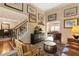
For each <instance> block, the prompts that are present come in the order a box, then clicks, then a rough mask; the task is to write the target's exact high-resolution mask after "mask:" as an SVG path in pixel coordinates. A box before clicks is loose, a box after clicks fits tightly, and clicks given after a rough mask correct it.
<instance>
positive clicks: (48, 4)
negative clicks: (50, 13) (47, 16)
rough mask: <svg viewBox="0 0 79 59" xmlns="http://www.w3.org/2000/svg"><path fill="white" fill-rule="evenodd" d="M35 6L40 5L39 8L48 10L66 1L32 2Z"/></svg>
mask: <svg viewBox="0 0 79 59" xmlns="http://www.w3.org/2000/svg"><path fill="white" fill-rule="evenodd" d="M32 4H33V5H34V6H35V7H38V8H39V9H41V10H43V11H47V10H49V9H52V8H55V7H57V6H60V5H62V4H64V3H32Z"/></svg>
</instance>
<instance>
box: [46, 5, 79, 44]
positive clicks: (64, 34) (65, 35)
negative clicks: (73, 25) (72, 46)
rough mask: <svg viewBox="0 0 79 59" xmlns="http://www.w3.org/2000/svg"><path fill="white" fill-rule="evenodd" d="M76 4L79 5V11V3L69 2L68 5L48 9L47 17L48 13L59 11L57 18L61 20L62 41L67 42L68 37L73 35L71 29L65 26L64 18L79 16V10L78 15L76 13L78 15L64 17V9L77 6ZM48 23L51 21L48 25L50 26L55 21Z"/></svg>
mask: <svg viewBox="0 0 79 59" xmlns="http://www.w3.org/2000/svg"><path fill="white" fill-rule="evenodd" d="M63 5H64V4H63ZM75 6H78V11H79V4H68V5H64V6H58V7H56V8H54V9H51V10H48V11H47V12H46V17H47V15H50V14H53V13H57V20H58V21H60V22H61V29H60V32H61V33H62V43H66V42H67V38H71V37H72V33H71V29H67V28H64V19H69V18H79V12H78V15H76V16H72V17H64V9H67V8H72V7H75ZM46 19H47V18H46ZM47 23H49V25H48V26H50V25H51V24H52V23H53V21H51V22H47Z"/></svg>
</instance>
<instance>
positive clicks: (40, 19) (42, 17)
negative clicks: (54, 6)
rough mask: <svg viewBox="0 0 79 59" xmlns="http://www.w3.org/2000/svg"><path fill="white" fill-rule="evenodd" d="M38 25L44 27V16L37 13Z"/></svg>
mask: <svg viewBox="0 0 79 59" xmlns="http://www.w3.org/2000/svg"><path fill="white" fill-rule="evenodd" d="M38 24H40V25H44V16H43V15H42V14H40V13H38Z"/></svg>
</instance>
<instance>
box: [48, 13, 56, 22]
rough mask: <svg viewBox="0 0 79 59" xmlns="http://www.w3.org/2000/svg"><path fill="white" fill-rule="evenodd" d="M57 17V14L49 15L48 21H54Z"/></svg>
mask: <svg viewBox="0 0 79 59" xmlns="http://www.w3.org/2000/svg"><path fill="white" fill-rule="evenodd" d="M56 17H57V15H56V14H51V15H48V21H54V20H56Z"/></svg>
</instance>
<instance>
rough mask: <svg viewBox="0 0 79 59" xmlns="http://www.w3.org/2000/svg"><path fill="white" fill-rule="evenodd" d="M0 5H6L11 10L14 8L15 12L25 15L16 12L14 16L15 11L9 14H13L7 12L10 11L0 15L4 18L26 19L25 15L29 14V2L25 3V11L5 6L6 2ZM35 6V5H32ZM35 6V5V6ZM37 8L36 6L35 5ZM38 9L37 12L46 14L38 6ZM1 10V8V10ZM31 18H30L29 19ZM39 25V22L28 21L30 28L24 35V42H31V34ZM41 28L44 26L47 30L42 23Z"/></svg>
mask: <svg viewBox="0 0 79 59" xmlns="http://www.w3.org/2000/svg"><path fill="white" fill-rule="evenodd" d="M29 5H31V4H29ZM0 6H1V7H4V8H7V9H9V10H12V11H14V12H16V13H20V14H23V15H24V16H22V17H21V16H19V17H18V15H17V14H16V13H15V16H13V13H9V14H11V15H8V14H7V13H8V11H9V10H8V11H7V12H5V13H6V14H7V15H6V14H0V15H1V16H0V17H4V18H10V19H16V20H19V21H20V20H24V19H26V17H25V15H26V16H27V3H24V10H23V12H20V11H17V10H15V9H12V8H9V7H6V6H4V4H0ZM32 6H33V5H32ZM33 7H34V6H33ZM35 8H36V7H35ZM36 9H37V13H38V12H40V13H42V14H43V15H44V11H41V10H40V9H38V8H36ZM0 11H1V10H0ZM2 13H4V12H2ZM37 19H38V18H37ZM28 20H29V19H28ZM36 25H37V23H31V22H28V29H27V33H26V34H25V35H23V37H22V39H21V40H22V41H24V42H26V43H30V34H31V33H33V32H34V27H35V26H36ZM39 26H40V27H41V28H43V30H45V26H41V25H39Z"/></svg>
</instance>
